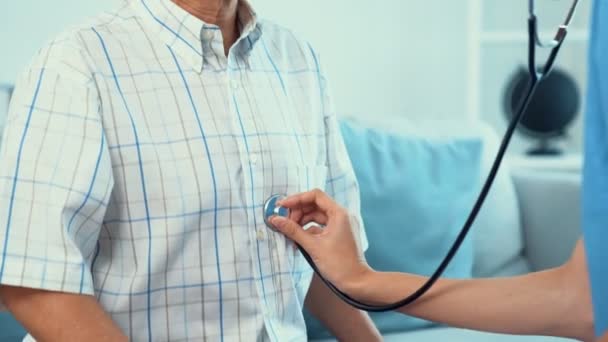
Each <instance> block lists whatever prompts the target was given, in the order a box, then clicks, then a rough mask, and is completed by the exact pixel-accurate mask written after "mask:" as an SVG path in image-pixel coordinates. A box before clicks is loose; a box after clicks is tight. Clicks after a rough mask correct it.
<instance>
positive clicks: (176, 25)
mask: <svg viewBox="0 0 608 342" xmlns="http://www.w3.org/2000/svg"><path fill="white" fill-rule="evenodd" d="M131 2H132V5H133V7H134V9H135V11H136V14H137V15H138V16H140V17H142V18H143V19H144V20H145V21H146V22H147V23H148V25H147V26H148V27H149V28H150V29H151V30H152V33H154V34H155V35H157V36H158V37H159V38H160V39H161V40H162V41H163V42H164V43H165V44H167V46H169V47H170V48H171V49H172V50H173V51H175V52H176V53H177V54H178V55H180V56H181V57H182V58H185V59H186V60H188V61H189V62H190V63H191V65H192V66H193V67H194V68H195V69H196V70H199V71H202V70H203V67H204V65H205V61H207V62H212V63H218V62H219V63H221V64H224V65H225V59H226V57H225V55H224V47H223V39H222V34H221V31H220V30H219V27H218V26H216V25H211V24H208V23H206V22H204V21H202V20H200V19H199V18H197V17H195V16H193V15H192V14H190V13H188V12H187V11H186V10H184V9H183V8H181V7H179V6H178V5H176V4H175V3H174V2H173V1H171V0H131ZM238 6H239V7H238V19H237V20H239V28H240V31H241V36H240V38H239V39H238V40H237V42H236V43H235V46H234V48H233V51H232V52H233V53H237V54H239V55H240V57H242V58H244V59H245V61H246V62H248V59H249V55H250V52H251V50H252V49H253V46H254V45H255V43H256V42H257V41H258V40H259V38H260V37H261V33H262V31H261V27H260V24H259V22H258V19H257V15H256V13H255V12H254V11H253V8H252V7H251V5H250V4H249V3H248V2H247V1H246V0H239V5H238ZM222 62H224V63H222ZM247 64H248V63H247Z"/></svg>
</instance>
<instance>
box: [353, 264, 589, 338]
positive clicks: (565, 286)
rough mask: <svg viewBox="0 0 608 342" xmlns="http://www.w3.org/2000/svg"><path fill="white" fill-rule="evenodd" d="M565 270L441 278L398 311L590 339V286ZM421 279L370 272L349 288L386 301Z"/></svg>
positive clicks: (512, 330) (465, 323) (487, 327)
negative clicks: (578, 284) (580, 285)
mask: <svg viewBox="0 0 608 342" xmlns="http://www.w3.org/2000/svg"><path fill="white" fill-rule="evenodd" d="M569 272H570V271H569V270H568V267H562V268H559V269H554V270H550V271H545V272H539V273H534V274H529V275H525V276H520V277H514V278H503V279H483V280H482V279H479V280H440V281H439V282H438V283H437V284H436V285H435V286H434V287H433V288H432V289H431V290H430V292H429V293H428V294H427V295H425V296H424V297H423V298H421V299H420V300H419V301H418V302H416V303H414V304H413V305H411V306H408V307H406V308H404V309H402V310H401V311H402V312H403V313H406V314H408V315H413V316H417V317H420V318H424V319H427V320H432V321H436V322H440V323H444V324H448V325H451V326H456V327H462V328H468V329H475V330H484V331H490V332H498V333H510V334H532V335H554V336H564V337H572V338H577V339H580V340H584V341H592V340H593V323H592V321H593V318H592V314H591V310H590V309H589V307H590V303H589V301H590V299H589V298H588V290H587V289H585V288H582V287H580V289H577V286H576V285H574V286H573V284H572V283H571V282H572V281H573V279H571V276H570V275H569ZM424 281H426V278H424V277H419V276H413V275H407V274H400V273H370V275H369V276H368V277H367V279H366V280H362V281H361V282H360V283H359V284H360V285H356V284H354V285H353V286H350V287H349V289H348V291H349V293H350V294H351V295H354V296H355V297H356V298H358V299H362V300H364V301H367V302H371V303H375V304H387V303H392V302H395V301H397V300H399V299H402V298H403V297H405V296H406V295H407V294H410V293H412V292H413V291H415V290H416V289H418V288H419V287H420V286H421V285H422V284H423V282H424ZM576 281H580V279H575V280H574V283H576ZM583 283H585V282H584V281H583Z"/></svg>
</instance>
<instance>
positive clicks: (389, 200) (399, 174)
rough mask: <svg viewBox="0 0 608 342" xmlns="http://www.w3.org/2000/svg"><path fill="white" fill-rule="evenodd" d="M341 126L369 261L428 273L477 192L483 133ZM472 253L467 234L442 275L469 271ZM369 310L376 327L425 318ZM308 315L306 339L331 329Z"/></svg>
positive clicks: (414, 325) (405, 326) (418, 323)
mask: <svg viewBox="0 0 608 342" xmlns="http://www.w3.org/2000/svg"><path fill="white" fill-rule="evenodd" d="M341 129H342V134H343V136H344V141H345V143H346V147H347V149H348V152H349V155H350V158H351V161H352V164H353V168H354V171H355V174H356V176H357V180H358V181H359V186H360V191H361V214H362V217H363V221H364V223H365V228H366V232H367V236H368V240H369V249H368V250H367V252H366V257H367V260H368V262H369V264H370V265H371V266H372V267H373V268H374V269H376V270H381V271H393V272H407V273H414V274H420V275H430V274H431V273H432V272H433V271H434V270H435V269H436V268H437V266H438V265H439V263H440V262H441V261H442V260H443V258H444V256H445V254H446V253H447V251H448V249H449V248H450V246H451V245H452V243H453V241H454V239H455V238H456V236H457V234H458V233H459V231H460V229H461V227H462V225H463V223H464V222H465V220H466V217H467V215H468V213H469V210H470V208H471V206H472V204H473V202H474V200H475V198H476V195H477V193H478V191H479V180H480V177H479V176H480V175H479V172H480V168H481V159H482V140H481V138H464V137H454V138H449V139H446V138H424V137H419V136H400V135H396V134H389V133H386V132H383V131H381V130H376V129H370V128H365V127H362V126H359V125H357V124H354V123H351V122H343V123H342V124H341ZM473 254H474V253H473V239H472V237H471V236H469V237H468V238H467V239H466V240H465V242H464V243H463V245H462V247H461V249H460V251H459V252H458V254H457V255H456V256H455V257H454V259H453V261H452V263H451V265H450V267H449V268H448V269H447V270H446V272H445V277H449V278H469V277H471V276H472V269H473ZM403 295H404V297H405V296H406V295H408V294H407V293H404V294H403ZM371 317H372V319H373V320H374V322H375V323H376V325H377V327H378V328H379V330H380V331H381V332H382V333H390V332H396V331H405V330H412V329H418V328H423V327H426V326H428V325H430V324H431V323H429V322H425V321H422V320H419V319H415V318H412V317H408V316H405V315H402V314H397V313H372V314H371ZM306 319H307V325H308V333H309V337H310V338H323V337H327V336H329V334H328V332H326V331H325V329H323V328H322V326H321V325H320V324H319V322H317V321H316V320H315V319H314V318H312V317H311V316H310V315H309V314H308V313H306Z"/></svg>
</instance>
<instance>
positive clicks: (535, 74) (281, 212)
mask: <svg viewBox="0 0 608 342" xmlns="http://www.w3.org/2000/svg"><path fill="white" fill-rule="evenodd" d="M577 5H578V0H574V2H573V4H572V6H571V7H570V10H569V12H568V17H567V18H566V21H565V22H564V24H563V25H561V26H560V27H559V29H558V31H557V34H556V35H555V38H554V39H553V40H551V41H550V42H549V43H546V44H545V43H543V42H541V40H540V37H539V35H538V24H537V18H536V15H535V14H534V0H529V13H530V18H529V19H528V39H529V40H528V71H529V73H530V81H529V83H528V87H527V91H526V94H525V96H524V97H523V98H522V101H521V103H520V105H519V110H518V111H517V115H515V116H513V118H512V119H511V121H510V123H509V126H508V128H507V130H506V132H505V135H504V137H503V139H502V142H501V144H500V148H499V150H498V153H497V154H496V157H495V159H494V162H493V164H492V168H491V169H490V172H489V174H488V176H487V178H486V181H485V183H484V184H483V187H482V189H481V191H480V193H479V196H478V198H477V200H476V201H475V204H474V205H473V208H472V209H471V212H470V213H469V216H468V218H467V220H466V222H465V224H464V226H463V227H462V230H461V231H460V233H459V234H458V236H457V237H456V240H455V241H454V244H453V245H452V247H451V248H450V250H449V251H448V253H447V255H446V256H445V258H444V259H443V261H442V262H441V264H440V265H439V267H437V270H435V272H434V273H433V275H432V276H431V277H430V278H429V279H428V280H427V282H426V283H425V284H424V285H422V286H421V287H420V288H419V289H418V290H417V291H415V292H414V293H412V294H411V295H409V296H408V297H406V298H404V299H403V300H400V301H398V302H396V303H393V304H389V305H370V304H366V303H363V302H360V301H358V300H356V299H354V298H352V297H350V296H349V295H348V294H346V293H344V292H342V291H341V290H340V289H338V288H337V287H336V286H334V284H332V283H331V282H330V281H329V280H327V279H326V278H325V277H324V276H323V275H322V274H321V272H319V269H318V268H317V266H316V265H315V263H314V261H313V260H312V258H311V257H310V255H309V254H308V253H307V252H306V250H304V248H302V246H299V245H298V248H299V250H300V252H301V253H302V255H303V256H304V258H305V259H306V261H307V262H308V264H310V267H312V269H313V270H314V271H315V273H317V275H318V276H319V278H320V279H321V280H322V281H323V282H324V283H325V284H326V285H327V287H329V288H330V289H331V290H332V291H333V292H334V293H335V294H336V295H337V296H338V297H339V298H341V299H342V300H344V301H345V302H346V303H348V304H350V305H352V306H353V307H355V308H357V309H360V310H365V311H370V312H384V311H393V310H396V309H399V308H401V307H404V306H406V305H409V304H412V303H413V302H415V301H416V300H418V299H419V298H420V297H422V296H423V295H424V294H425V293H426V292H427V291H428V290H429V289H430V288H431V287H432V286H433V285H434V284H435V282H436V281H437V280H438V279H439V278H440V277H441V275H442V274H443V272H444V271H445V269H446V268H447V267H448V265H449V264H450V262H451V261H452V258H453V257H454V255H456V252H458V249H459V248H460V246H461V245H462V242H463V241H464V239H465V238H466V236H467V234H468V233H469V231H470V230H471V226H472V225H473V223H474V222H475V219H476V218H477V214H478V213H479V210H480V209H481V207H482V205H483V203H484V201H485V199H486V197H487V195H488V192H489V191H490V188H491V187H492V183H493V182H494V179H495V178H496V174H497V173H498V169H499V168H500V165H501V163H502V160H503V157H504V155H505V152H506V151H507V148H508V146H509V143H510V141H511V138H512V136H513V133H514V132H515V128H516V127H517V125H518V123H519V121H520V120H521V118H522V117H523V115H524V113H525V112H526V109H527V108H528V105H529V104H530V101H531V99H532V96H533V94H534V92H535V91H536V88H537V87H538V84H539V83H540V82H541V81H542V80H543V79H544V78H545V77H546V76H547V75H548V74H549V73H550V72H551V69H552V67H553V64H554V62H555V58H556V57H557V54H558V52H559V50H560V48H561V46H562V44H563V42H564V39H565V38H566V35H567V33H568V25H570V21H571V20H572V17H573V16H574V13H575V10H576V6H577ZM537 46H538V47H541V48H551V52H550V54H549V57H548V58H547V62H546V63H545V65H544V66H543V67H541V68H539V69H537V67H536V47H537ZM284 197H285V196H283V195H273V196H270V197H269V198H268V199H267V200H266V202H265V204H264V222H265V223H266V225H267V226H268V227H269V228H271V229H274V227H273V226H272V224H270V222H269V219H270V218H271V217H272V216H275V215H278V216H283V217H288V216H289V209H287V208H283V207H280V206H277V204H276V203H277V201H279V200H281V199H282V198H284Z"/></svg>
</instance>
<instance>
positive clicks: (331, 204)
mask: <svg viewBox="0 0 608 342" xmlns="http://www.w3.org/2000/svg"><path fill="white" fill-rule="evenodd" d="M278 204H279V205H280V206H283V207H287V208H290V209H297V208H309V207H311V206H315V207H317V208H318V209H320V210H322V211H324V212H332V211H339V210H342V207H340V205H338V203H336V202H335V201H334V200H332V199H331V198H330V197H329V196H327V194H325V193H324V192H323V191H321V190H319V189H315V190H312V191H309V192H303V193H300V194H297V195H293V196H289V197H287V198H285V199H283V200H281V201H280V202H279V203H278Z"/></svg>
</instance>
